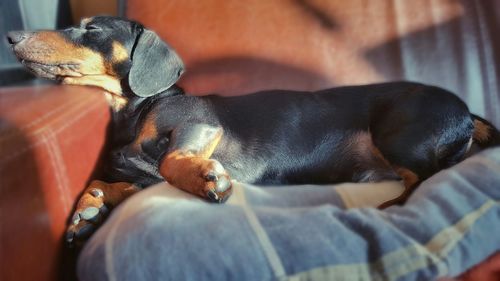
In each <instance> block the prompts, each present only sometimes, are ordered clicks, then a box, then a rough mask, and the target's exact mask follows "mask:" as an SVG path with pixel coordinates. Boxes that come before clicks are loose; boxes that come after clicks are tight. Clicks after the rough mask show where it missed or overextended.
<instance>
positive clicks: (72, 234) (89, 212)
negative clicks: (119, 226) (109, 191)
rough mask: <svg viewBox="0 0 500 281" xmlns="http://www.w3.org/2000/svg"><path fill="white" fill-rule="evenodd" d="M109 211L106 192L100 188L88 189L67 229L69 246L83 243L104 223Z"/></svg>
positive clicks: (79, 201)
mask: <svg viewBox="0 0 500 281" xmlns="http://www.w3.org/2000/svg"><path fill="white" fill-rule="evenodd" d="M108 213H109V209H108V207H107V206H106V205H105V204H104V192H103V191H102V189H100V188H89V189H87V190H86V191H85V192H84V194H83V195H82V197H80V199H79V200H78V203H77V208H76V210H75V212H74V213H73V216H72V217H71V221H70V223H69V226H68V229H67V231H66V242H67V243H68V245H69V246H79V245H81V244H83V243H84V242H85V241H86V240H87V239H88V238H89V237H90V236H91V235H92V234H93V233H94V232H95V231H96V230H97V228H98V227H99V226H100V225H101V224H102V222H103V221H104V219H105V218H106V217H107V215H108Z"/></svg>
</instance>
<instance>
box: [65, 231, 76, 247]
mask: <svg viewBox="0 0 500 281" xmlns="http://www.w3.org/2000/svg"><path fill="white" fill-rule="evenodd" d="M74 238H75V232H74V231H73V230H72V229H69V230H68V231H66V243H68V244H69V245H72V243H73V239H74Z"/></svg>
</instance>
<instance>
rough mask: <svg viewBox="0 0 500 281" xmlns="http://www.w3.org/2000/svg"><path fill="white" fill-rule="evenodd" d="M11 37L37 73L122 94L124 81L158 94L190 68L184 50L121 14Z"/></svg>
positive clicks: (21, 56) (23, 59) (139, 90)
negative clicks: (182, 54)
mask: <svg viewBox="0 0 500 281" xmlns="http://www.w3.org/2000/svg"><path fill="white" fill-rule="evenodd" d="M7 39H8V41H9V43H10V44H11V45H12V48H13V50H14V53H15V55H16V56H17V57H18V58H19V60H20V61H21V62H22V63H23V64H24V65H25V66H26V67H27V68H29V69H30V70H31V71H32V72H34V73H35V74H36V75H38V76H40V77H44V78H48V79H54V80H60V81H62V82H63V83H65V84H77V85H92V86H98V87H101V88H104V89H106V90H107V91H109V92H111V93H113V94H115V95H120V96H121V95H122V91H123V88H122V87H123V85H128V86H129V87H130V89H131V90H132V92H133V93H134V94H135V95H137V96H140V97H148V96H152V95H155V94H157V93H159V92H161V91H163V90H165V89H167V88H169V87H170V86H172V85H173V84H174V83H175V82H176V81H177V80H178V79H179V77H180V75H181V74H182V72H183V70H184V66H183V63H182V61H181V59H180V58H179V56H178V55H177V54H176V53H175V51H174V50H173V49H172V48H170V47H169V46H168V45H167V44H166V43H165V42H163V41H162V40H161V39H160V38H159V37H158V35H156V33H154V32H153V31H150V30H147V29H145V28H143V26H142V25H141V24H139V23H136V22H133V21H128V20H124V19H120V18H115V17H106V16H99V17H93V18H87V19H83V20H82V22H81V24H80V26H79V27H71V28H68V29H64V30H56V31H36V32H27V31H14V32H9V33H8V35H7ZM124 82H125V84H124Z"/></svg>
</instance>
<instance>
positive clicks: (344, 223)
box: [78, 148, 500, 281]
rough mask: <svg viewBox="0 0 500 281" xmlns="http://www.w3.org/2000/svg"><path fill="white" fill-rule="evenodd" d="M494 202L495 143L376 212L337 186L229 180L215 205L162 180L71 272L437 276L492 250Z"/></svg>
mask: <svg viewBox="0 0 500 281" xmlns="http://www.w3.org/2000/svg"><path fill="white" fill-rule="evenodd" d="M373 186H374V188H375V186H377V185H373ZM344 187H345V186H344ZM377 188H379V187H377ZM499 200H500V148H497V149H490V150H487V151H484V152H482V153H480V154H478V155H476V156H473V157H471V158H469V159H467V160H466V161H464V162H462V163H460V164H458V165H456V166H455V167H453V168H451V169H448V170H444V171H442V172H440V173H438V174H436V175H435V176H433V177H432V178H430V179H429V180H427V181H425V182H424V183H423V184H422V185H421V186H420V187H419V188H418V189H417V190H416V191H415V193H414V194H413V195H412V196H411V198H410V199H409V201H408V202H407V203H406V204H405V205H404V206H394V207H390V208H388V209H386V210H383V211H381V210H378V209H375V208H372V207H362V208H350V209H346V208H345V204H344V202H343V200H342V196H340V195H339V192H337V188H336V186H333V187H332V186H288V187H270V188H258V187H255V186H251V185H245V184H240V183H235V194H234V195H233V196H232V198H231V200H230V202H229V203H228V204H224V205H215V204H209V203H206V202H204V201H202V200H200V199H198V198H195V197H192V196H190V195H188V194H185V193H184V192H182V191H180V190H177V189H175V188H173V187H171V186H169V185H168V184H167V183H162V184H159V185H157V186H153V187H151V188H148V189H147V190H145V191H143V192H140V193H139V194H137V195H135V196H133V197H132V198H130V199H129V200H128V201H127V202H125V203H124V204H123V205H121V206H120V207H119V208H118V209H117V210H116V211H114V212H113V214H112V215H111V217H110V218H109V220H108V221H107V222H106V224H105V225H104V226H102V227H101V228H100V230H99V231H98V232H97V233H96V234H95V235H94V236H93V237H92V239H91V240H90V241H89V242H88V243H87V245H86V246H85V248H84V249H83V252H82V254H81V255H80V258H79V263H78V275H79V278H80V280H82V281H85V280H435V279H436V278H438V277H443V276H457V275H459V274H460V273H462V272H464V271H465V270H467V269H468V268H470V267H471V266H472V265H474V264H477V263H478V262H480V261H482V260H484V259H485V258H486V257H488V256H489V255H491V254H493V253H495V252H497V251H499V250H500V235H499V233H500V204H499V202H500V201H499Z"/></svg>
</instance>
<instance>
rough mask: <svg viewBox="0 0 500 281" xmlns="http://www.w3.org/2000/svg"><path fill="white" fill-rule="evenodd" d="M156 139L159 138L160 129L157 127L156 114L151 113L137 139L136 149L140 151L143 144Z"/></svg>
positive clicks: (135, 142)
mask: <svg viewBox="0 0 500 281" xmlns="http://www.w3.org/2000/svg"><path fill="white" fill-rule="evenodd" d="M156 137H158V129H157V127H156V115H155V114H154V113H150V114H148V116H147V117H146V119H145V120H144V123H143V124H142V127H141V130H140V131H139V133H138V134H137V136H136V137H135V141H134V147H135V148H136V149H138V148H139V146H140V145H141V143H143V142H145V141H148V140H152V139H155V138H156Z"/></svg>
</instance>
